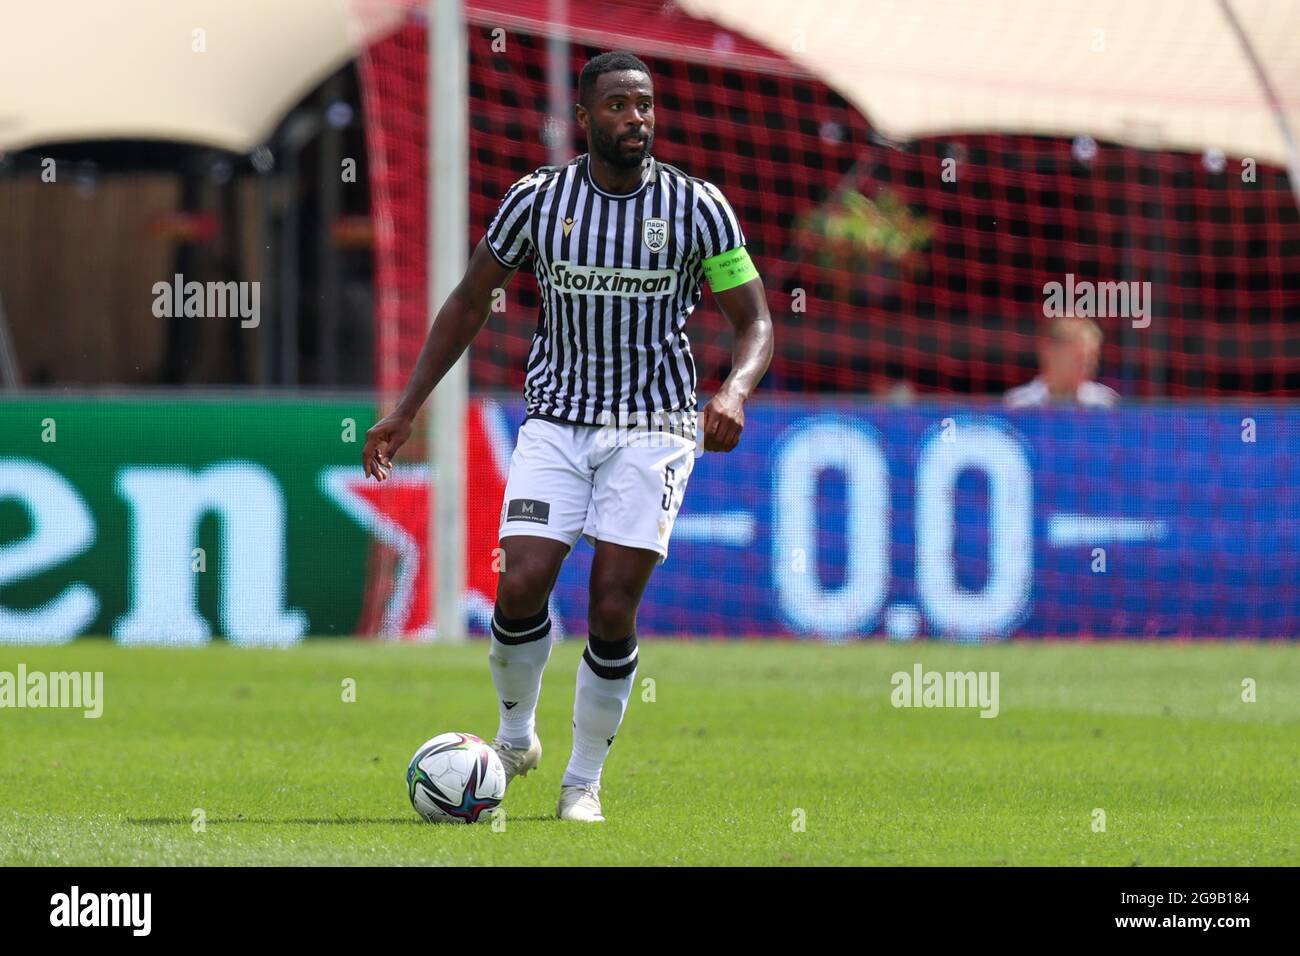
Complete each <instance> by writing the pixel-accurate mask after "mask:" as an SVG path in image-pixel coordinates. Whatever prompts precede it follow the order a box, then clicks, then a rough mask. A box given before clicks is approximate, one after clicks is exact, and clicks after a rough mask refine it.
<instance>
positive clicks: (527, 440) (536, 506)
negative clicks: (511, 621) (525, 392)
mask: <svg viewBox="0 0 1300 956" xmlns="http://www.w3.org/2000/svg"><path fill="white" fill-rule="evenodd" d="M585 438H588V436H587V435H586V434H585V433H584V432H579V431H578V430H577V429H574V428H572V427H570V426H564V425H558V424H555V423H553V422H547V421H542V420H540V419H530V420H528V421H526V422H524V424H523V425H522V426H521V427H520V429H519V438H518V441H517V442H516V444H515V450H514V453H513V454H512V455H511V456H510V473H509V475H508V476H507V478H506V490H505V497H504V500H503V501H502V503H501V527H500V535H499V537H500V543H501V550H502V568H501V574H500V577H499V578H498V580H497V603H498V604H500V605H501V608H502V611H503V612H504V613H505V614H507V615H508V616H510V617H523V616H527V615H530V614H533V613H536V612H537V611H538V610H540V609H541V607H542V606H544V605H545V602H546V598H547V596H548V595H549V594H550V592H551V588H552V587H553V586H554V584H555V578H556V576H557V575H558V574H559V571H560V565H561V564H563V563H564V558H565V556H566V555H567V554H568V553H569V549H570V548H571V547H572V545H573V542H574V541H576V540H577V539H578V535H579V534H581V533H582V527H583V524H584V523H585V521H586V517H587V513H588V511H589V510H590V506H591V490H592V483H591V470H590V467H589V465H588V464H587V452H588V449H587V448H586V447H585V443H584V439H585Z"/></svg>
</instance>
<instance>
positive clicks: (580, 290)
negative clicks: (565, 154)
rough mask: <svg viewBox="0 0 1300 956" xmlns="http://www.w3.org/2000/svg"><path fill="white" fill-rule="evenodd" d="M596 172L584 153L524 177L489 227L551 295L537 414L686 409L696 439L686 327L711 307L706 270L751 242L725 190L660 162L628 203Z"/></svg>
mask: <svg viewBox="0 0 1300 956" xmlns="http://www.w3.org/2000/svg"><path fill="white" fill-rule="evenodd" d="M587 164H588V157H587V155H586V154H584V155H582V156H579V157H578V158H577V159H575V160H573V161H572V162H570V163H568V164H567V165H564V166H543V167H541V168H540V169H537V170H535V171H534V172H532V173H530V174H529V175H527V176H525V177H523V178H522V179H520V180H519V181H518V182H516V183H515V184H514V185H513V186H511V187H510V189H509V190H508V191H507V192H506V195H505V198H504V199H502V201H501V205H500V207H499V208H498V209H497V212H496V214H495V216H493V218H492V222H491V224H490V225H489V226H488V231H487V237H486V238H487V245H488V248H489V249H490V250H491V251H492V254H493V255H494V256H496V258H497V260H498V261H499V262H500V263H501V264H502V265H504V266H506V267H509V268H515V267H517V266H519V265H521V264H523V262H524V261H525V260H526V259H527V258H528V256H529V255H531V256H532V257H533V268H534V271H535V273H536V276H537V284H538V288H539V290H540V292H541V313H540V315H539V316H538V322H537V329H536V331H535V332H534V333H533V341H532V347H531V348H530V350H529V354H528V369H527V375H526V377H525V380H524V399H525V401H526V403H527V406H528V415H529V417H532V418H548V419H551V420H552V421H559V422H567V423H573V424H583V425H602V424H606V423H607V422H610V421H618V420H619V416H620V414H625V415H626V416H627V419H628V420H629V421H632V422H635V421H637V418H636V417H635V416H644V417H643V418H642V419H641V420H642V421H646V420H649V417H650V416H653V415H656V414H658V413H682V414H681V416H680V417H681V418H682V419H685V420H688V421H689V422H690V427H691V431H692V433H693V430H694V420H695V414H694V413H695V406H696V402H695V361H694V359H693V358H692V356H691V346H690V342H689V340H688V339H687V336H686V320H687V318H688V317H689V316H690V314H691V312H692V311H693V310H694V309H695V306H696V304H697V303H698V302H699V300H700V294H701V283H702V282H703V281H704V270H703V267H702V265H701V263H702V262H703V261H704V260H705V259H709V258H711V257H713V256H715V255H718V254H720V253H723V252H728V251H730V250H732V249H735V248H737V247H739V246H743V245H744V244H745V236H744V233H743V232H742V231H741V228H740V223H739V222H738V221H737V219H736V215H735V213H734V212H733V211H732V209H731V206H730V205H729V204H728V203H727V201H726V199H724V198H723V196H722V194H721V193H720V192H719V191H718V189H717V187H715V186H714V185H713V184H711V183H708V182H705V181H703V180H700V179H695V178H693V177H691V176H688V175H686V174H685V173H683V172H682V171H681V170H679V169H677V168H675V167H673V166H669V165H667V164H664V163H661V162H659V161H657V160H656V159H654V157H648V158H647V159H646V162H645V167H644V171H643V175H642V180H641V185H640V186H639V187H638V188H637V189H636V190H635V191H634V192H630V193H626V194H622V195H619V194H614V193H607V192H605V191H604V190H602V189H601V188H600V187H599V186H597V185H596V184H595V182H594V181H593V180H592V178H591V174H590V172H589V170H588V165H587ZM674 417H675V416H674Z"/></svg>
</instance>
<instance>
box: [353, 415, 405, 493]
mask: <svg viewBox="0 0 1300 956" xmlns="http://www.w3.org/2000/svg"><path fill="white" fill-rule="evenodd" d="M410 437H411V419H410V418H408V417H407V416H406V415H403V414H401V413H400V412H389V413H388V414H387V415H385V416H384V417H383V418H381V419H380V420H379V421H377V422H375V424H374V426H373V427H372V428H371V429H370V430H369V431H367V432H366V446H365V448H363V449H362V450H361V467H362V468H364V469H365V471H366V476H367V477H369V478H374V479H375V480H376V481H383V480H384V479H386V478H388V476H389V475H391V474H392V473H393V456H394V455H395V454H397V449H399V448H401V447H402V446H403V445H405V444H406V440H407V439H408V438H410Z"/></svg>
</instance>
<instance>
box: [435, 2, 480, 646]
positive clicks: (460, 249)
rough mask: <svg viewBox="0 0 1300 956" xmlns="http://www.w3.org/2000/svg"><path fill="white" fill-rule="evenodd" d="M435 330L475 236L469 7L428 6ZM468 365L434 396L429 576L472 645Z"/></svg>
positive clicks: (443, 619) (438, 635) (441, 624)
mask: <svg viewBox="0 0 1300 956" xmlns="http://www.w3.org/2000/svg"><path fill="white" fill-rule="evenodd" d="M428 23H429V54H430V55H429V69H428V74H429V111H428V113H429V143H430V148H429V162H428V189H427V191H426V194H427V196H428V215H429V243H428V256H429V262H428V270H429V273H428V274H429V282H428V290H429V323H430V324H432V323H433V320H434V317H435V316H436V315H437V314H438V309H439V308H441V306H442V303H443V302H445V301H446V300H447V296H448V295H450V294H451V291H452V289H454V288H455V287H456V283H457V282H459V281H460V278H461V276H462V275H463V274H464V271H465V265H466V256H465V234H466V232H467V231H468V229H469V211H468V196H467V193H468V190H469V164H468V153H469V143H468V133H467V129H466V115H467V112H468V93H469V82H468V65H467V58H466V56H465V15H464V10H463V8H462V0H428ZM468 407H469V359H468V356H464V355H463V356H461V358H460V360H459V361H457V362H456V364H455V365H453V366H452V368H451V370H450V371H449V372H448V373H447V375H446V376H445V377H444V378H443V380H442V381H441V382H439V383H438V386H437V388H435V389H434V390H433V398H432V403H431V407H430V414H429V416H428V418H427V427H428V429H429V436H428V439H429V464H430V468H429V481H430V485H431V487H430V491H431V500H432V502H433V504H432V507H430V508H429V542H430V546H429V554H430V556H431V557H432V560H433V567H432V569H431V570H432V572H433V573H432V574H431V575H429V581H430V588H431V590H432V592H433V593H432V594H431V595H430V598H431V599H432V607H433V608H434V615H435V617H434V620H435V622H436V624H435V628H434V638H435V640H438V641H444V642H460V641H464V640H466V639H467V632H466V621H465V606H464V593H465V467H464V462H465V414H466V411H467V410H468Z"/></svg>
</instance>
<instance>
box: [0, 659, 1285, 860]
mask: <svg viewBox="0 0 1300 956" xmlns="http://www.w3.org/2000/svg"><path fill="white" fill-rule="evenodd" d="M580 652H581V643H580V642H578V641H569V642H566V643H564V644H561V645H558V646H557V647H556V649H555V653H554V654H553V656H552V658H551V663H550V666H549V668H548V670H547V675H546V682H545V685H544V688H543V693H542V702H541V708H540V712H539V732H540V734H541V737H542V742H543V745H544V748H545V754H544V756H543V758H542V765H541V767H540V769H539V770H538V771H537V772H535V773H533V774H531V775H530V776H529V777H528V778H527V779H521V780H517V781H516V782H515V783H514V785H513V786H512V788H511V791H510V793H509V794H508V795H507V798H506V801H505V803H504V804H503V806H504V807H505V809H506V818H505V826H504V828H503V829H501V830H494V829H493V828H492V827H491V826H490V825H479V826H474V827H466V826H447V825H431V824H426V823H424V822H422V821H420V820H418V818H417V817H416V816H415V814H414V812H413V811H412V810H411V807H410V804H409V803H408V802H407V797H406V792H405V783H404V773H405V770H406V763H407V760H408V759H409V758H410V757H411V754H412V753H413V752H414V751H415V749H416V747H417V746H418V745H419V744H420V743H421V742H422V741H424V740H425V739H427V738H428V737H431V736H433V735H434V734H436V733H440V732H442V731H447V730H465V731H470V732H473V733H477V734H479V735H480V736H483V737H485V738H486V737H491V735H492V733H493V732H494V731H495V729H496V704H495V700H494V695H493V692H492V686H491V680H490V677H489V674H488V669H487V648H486V645H485V644H484V643H483V642H481V641H480V642H476V643H473V644H471V645H469V646H467V647H441V646H388V645H379V644H374V643H360V642H354V641H342V640H318V641H308V642H307V643H306V644H305V645H303V646H301V647H298V648H295V649H291V650H283V651H270V650H240V649H237V648H232V647H229V646H226V645H223V644H214V645H213V646H211V647H208V648H203V649H193V650H178V649H163V648H157V649H154V648H148V649H125V648H118V647H115V646H113V645H112V644H111V643H110V642H107V641H102V640H89V641H79V642H76V643H74V644H71V645H67V646H64V647H42V648H22V647H15V646H0V671H9V672H15V671H16V669H17V665H18V664H19V663H20V662H21V663H23V664H25V665H26V667H27V670H28V672H29V673H30V672H31V671H37V670H40V671H47V672H48V671H56V670H81V671H86V670H89V671H103V672H104V698H105V706H104V713H103V716H102V717H101V718H100V719H98V720H88V719H85V718H84V717H83V716H82V714H81V713H80V712H79V711H67V710H48V709H47V710H33V709H21V710H11V709H4V710H0V793H3V794H4V800H3V802H0V863H4V864H25V865H32V864H38V865H39V864H82V865H85V864H91V865H98V864H106V865H147V864H189V865H192V864H201V865H222V864H226V865H244V864H290V865H293V864H412V865H414V864H498V865H502V864H506V865H521V864H522V865H526V864H737V865H800V864H867V865H870V864H884V865H908V864H941V865H942V864H957V865H967V864H971V865H989V864H992V865H998V864H1005V865H1013V866H1014V865H1022V864H1046V865H1074V864H1089V865H1092V864H1100V865H1116V866H1129V865H1184V864H1187V865H1201V864H1222V865H1239V864H1240V865H1244V864H1282V865H1294V864H1297V863H1300V850H1298V849H1297V841H1298V839H1300V837H1298V835H1300V801H1297V800H1296V794H1297V792H1300V790H1298V787H1300V743H1298V742H1300V647H1297V646H1294V645H1280V644H1269V645H1256V644H1249V643H1210V644H1201V645H1190V644H1182V645H1169V644H1165V645H1153V644H1092V645H1068V644H1059V643H1058V644H1050V645H1034V644H1026V643H1017V644H1006V645H996V646H984V647H972V646H955V645H950V644H940V643H933V642H923V643H916V644H886V643H876V642H872V643H865V644H854V645H846V646H832V645H825V644H813V643H807V644H799V643H790V642H786V643H763V642H750V641H745V642H725V643H723V642H692V643H688V642H677V641H652V640H646V641H643V642H642V649H641V668H640V671H639V673H638V675H637V682H638V687H637V690H636V692H635V693H634V695H633V698H632V702H631V704H630V705H629V708H628V715H627V719H626V721H625V722H624V725H623V729H622V731H621V732H620V734H619V738H618V741H617V743H616V744H615V746H614V750H613V752H612V754H611V756H610V760H609V763H608V765H607V767H606V771H605V781H604V784H605V786H604V791H603V797H604V803H605V812H606V815H607V817H608V820H609V822H608V823H606V824H605V825H603V826H590V825H585V826H584V825H581V824H566V823H561V822H559V821H557V820H555V819H553V814H554V811H555V801H556V797H557V792H558V789H559V783H560V775H561V773H562V771H563V769H564V765H565V763H566V761H567V759H568V752H569V743H570V709H571V707H572V702H573V685H574V672H575V668H576V666H577V660H578V655H579V653H580ZM918 662H919V663H921V664H922V665H923V666H924V668H925V669H926V670H940V671H948V670H961V671H965V670H986V671H997V672H998V674H999V675H1000V677H999V691H1000V707H1001V712H1000V714H999V715H998V716H997V717H996V718H993V719H984V718H980V717H979V716H978V714H977V712H976V711H974V710H956V709H949V710H942V709H930V710H926V709H896V708H894V707H893V706H892V705H891V702H890V693H891V690H892V688H891V685H890V676H891V674H893V673H894V672H895V671H900V670H907V671H910V670H911V668H912V667H913V665H914V664H915V663H918ZM347 678H351V679H353V680H355V681H356V701H355V702H353V703H345V702H344V701H343V700H342V697H343V682H344V680H345V679H347ZM647 678H649V679H652V680H653V698H654V699H653V701H649V700H646V699H643V698H644V697H648V696H650V695H649V690H650V685H647V684H645V681H646V679H647ZM1245 678H1251V679H1253V680H1254V681H1255V682H1256V688H1257V691H1256V693H1257V700H1256V701H1255V702H1254V703H1247V702H1243V700H1242V681H1243V680H1244V679H1245ZM196 809H202V811H203V812H204V814H205V817H206V829H205V830H204V831H203V832H195V829H194V827H193V826H192V820H193V813H194V811H195V810H196ZM1096 810H1102V811H1104V813H1105V830H1104V832H1097V831H1096V830H1094V825H1095V824H1094V821H1097V820H1099V819H1100V817H1098V816H1097V815H1095V813H1094V811H1096ZM800 811H802V813H800ZM801 818H802V819H803V821H804V827H803V828H802V830H801V829H800V828H799V827H798V823H799V821H800V819H801Z"/></svg>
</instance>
